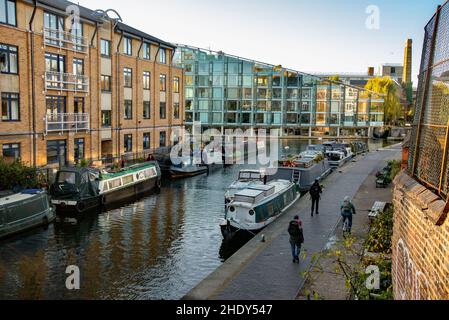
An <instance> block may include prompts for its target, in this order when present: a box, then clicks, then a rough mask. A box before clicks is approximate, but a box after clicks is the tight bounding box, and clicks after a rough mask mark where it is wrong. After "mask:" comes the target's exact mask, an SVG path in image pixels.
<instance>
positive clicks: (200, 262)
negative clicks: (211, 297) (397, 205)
mask: <svg viewBox="0 0 449 320" xmlns="http://www.w3.org/2000/svg"><path fill="white" fill-rule="evenodd" d="M314 142H315V141H297V140H282V141H281V147H280V148H281V150H283V152H284V150H285V146H289V147H290V148H289V150H288V152H289V153H296V152H300V151H302V150H304V149H305V148H306V146H307V144H308V143H314ZM380 147H382V142H379V143H377V144H372V145H371V148H372V149H375V148H380ZM240 169H242V166H233V167H227V168H225V169H223V170H217V171H215V172H212V173H211V174H210V175H209V176H206V175H202V176H198V177H194V178H190V179H185V180H179V181H164V182H163V185H162V190H161V192H160V194H151V195H148V196H146V197H144V198H142V199H139V200H137V201H135V202H134V203H131V204H126V205H123V206H121V207H118V208H110V209H109V210H108V211H106V212H104V213H100V214H98V213H92V214H88V215H86V216H85V217H84V218H83V219H80V220H74V219H61V220H59V221H57V222H55V223H54V224H52V225H50V226H49V227H48V228H47V229H43V228H40V229H35V230H33V231H30V232H27V233H25V234H20V235H18V236H15V237H13V238H9V239H6V240H3V241H0V298H1V299H16V298H19V299H179V298H181V297H182V296H183V295H184V294H186V293H187V292H188V291H189V290H190V289H191V288H193V287H194V286H195V285H197V284H198V282H200V281H201V280H202V279H204V278H205V277H206V276H207V275H208V274H210V273H211V272H213V271H214V270H215V269H216V268H217V267H218V266H219V265H220V264H221V263H222V261H224V260H226V259H228V258H229V257H230V256H231V255H232V254H233V253H234V252H235V251H236V250H237V249H238V248H240V247H241V246H242V245H243V244H245V243H246V242H247V241H248V240H249V236H248V237H246V238H245V237H244V238H243V239H238V241H236V242H233V243H231V244H224V243H222V236H221V232H220V228H219V226H218V224H219V220H220V218H222V217H223V214H224V207H223V195H224V191H225V189H226V187H227V186H228V185H229V184H230V183H231V182H232V181H233V180H234V179H235V178H236V176H237V173H238V171H239V170H240ZM69 265H77V266H78V267H79V268H80V271H81V289H80V290H78V291H69V290H67V289H66V287H65V281H66V277H67V276H68V275H67V274H65V270H66V267H67V266H69Z"/></svg>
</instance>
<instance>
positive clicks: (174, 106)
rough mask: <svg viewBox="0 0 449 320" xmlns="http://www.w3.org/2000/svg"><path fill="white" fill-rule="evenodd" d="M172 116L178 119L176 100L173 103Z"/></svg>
mask: <svg viewBox="0 0 449 320" xmlns="http://www.w3.org/2000/svg"><path fill="white" fill-rule="evenodd" d="M173 117H174V118H175V119H179V103H177V102H175V103H174V104H173Z"/></svg>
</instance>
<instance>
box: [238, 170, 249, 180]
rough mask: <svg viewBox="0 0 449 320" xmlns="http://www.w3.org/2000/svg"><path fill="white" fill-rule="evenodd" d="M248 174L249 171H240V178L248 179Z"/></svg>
mask: <svg viewBox="0 0 449 320" xmlns="http://www.w3.org/2000/svg"><path fill="white" fill-rule="evenodd" d="M250 176H251V174H250V173H249V172H240V179H249V177H250Z"/></svg>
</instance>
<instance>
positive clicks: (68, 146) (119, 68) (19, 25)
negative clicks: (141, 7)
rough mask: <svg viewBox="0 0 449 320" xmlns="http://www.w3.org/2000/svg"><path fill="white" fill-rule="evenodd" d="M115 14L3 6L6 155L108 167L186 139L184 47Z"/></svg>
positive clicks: (45, 5)
mask: <svg viewBox="0 0 449 320" xmlns="http://www.w3.org/2000/svg"><path fill="white" fill-rule="evenodd" d="M114 13H115V12H114ZM115 14H116V13H115ZM116 15H117V17H113V18H111V17H110V16H109V15H108V12H104V11H101V10H97V11H93V10H90V9H87V8H84V7H79V6H76V5H74V4H73V3H71V2H68V1H64V0H56V1H55V0H52V1H50V0H38V1H26V0H15V1H14V0H0V92H1V102H2V104H1V105H2V117H1V119H0V152H1V154H0V157H3V158H5V159H9V160H12V159H14V158H20V159H21V160H22V161H24V162H25V163H27V164H29V165H36V166H38V167H41V166H50V167H52V166H59V165H61V164H66V163H74V162H76V161H80V160H81V159H88V160H92V161H97V160H103V163H104V162H108V161H111V159H112V158H115V157H119V156H122V155H125V156H129V157H131V156H133V157H135V156H137V154H138V155H139V157H140V156H146V154H148V153H151V152H154V150H155V149H158V148H164V147H169V146H170V144H171V143H172V141H173V140H177V139H178V138H179V137H180V136H182V130H183V118H184V111H183V110H184V97H183V92H184V90H183V83H184V79H183V70H182V69H181V68H177V67H175V66H173V65H172V58H173V54H174V49H175V47H174V46H173V45H171V44H170V43H167V42H165V41H162V40H160V39H158V38H156V37H153V36H151V35H149V34H147V33H145V32H142V31H139V30H136V29H134V28H132V27H130V26H128V25H126V24H124V23H123V22H122V21H121V18H120V17H119V16H118V14H116Z"/></svg>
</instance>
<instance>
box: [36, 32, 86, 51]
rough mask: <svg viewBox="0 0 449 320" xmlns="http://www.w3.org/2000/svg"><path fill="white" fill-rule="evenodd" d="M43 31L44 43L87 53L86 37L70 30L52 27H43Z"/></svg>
mask: <svg viewBox="0 0 449 320" xmlns="http://www.w3.org/2000/svg"><path fill="white" fill-rule="evenodd" d="M43 33H44V44H45V45H51V46H55V47H58V48H64V49H68V50H72V51H75V52H82V53H87V48H88V47H89V45H88V43H87V38H86V37H83V36H77V35H74V34H72V33H70V32H67V31H63V30H58V29H53V28H44V32H43Z"/></svg>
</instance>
